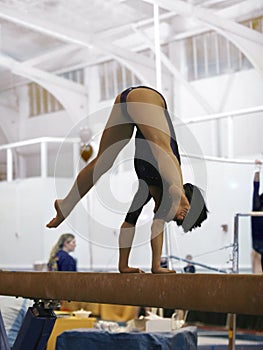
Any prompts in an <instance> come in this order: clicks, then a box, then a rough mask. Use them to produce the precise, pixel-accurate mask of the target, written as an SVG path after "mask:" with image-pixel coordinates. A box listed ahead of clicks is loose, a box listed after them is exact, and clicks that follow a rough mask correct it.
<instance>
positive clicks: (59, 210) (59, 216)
mask: <svg viewBox="0 0 263 350" xmlns="http://www.w3.org/2000/svg"><path fill="white" fill-rule="evenodd" d="M62 203H63V200H62V199H57V200H55V203H54V207H55V209H56V212H57V215H56V217H54V218H53V219H52V220H51V221H50V222H49V223H48V224H47V225H46V227H48V228H55V227H58V226H59V225H60V224H61V223H62V222H63V221H64V220H65V217H66V216H64V215H63V214H62V211H63V213H64V210H62Z"/></svg>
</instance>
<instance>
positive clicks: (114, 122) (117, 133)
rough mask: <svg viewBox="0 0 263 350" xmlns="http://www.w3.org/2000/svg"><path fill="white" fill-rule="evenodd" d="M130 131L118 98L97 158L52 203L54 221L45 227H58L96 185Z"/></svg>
mask: <svg viewBox="0 0 263 350" xmlns="http://www.w3.org/2000/svg"><path fill="white" fill-rule="evenodd" d="M133 129H134V126H133V125H132V124H129V123H127V120H126V119H125V116H124V115H123V113H122V110H121V104H120V96H118V97H117V98H116V100H115V103H114V106H113V108H112V111H111V114H110V117H109V119H108V122H107V125H106V127H105V129H104V131H103V134H102V137H101V140H100V147H99V151H98V155H97V156H96V158H95V159H94V160H93V161H92V162H90V163H89V164H87V165H86V166H85V167H84V168H83V169H82V170H81V171H80V172H79V174H78V176H77V178H76V180H75V182H74V184H73V186H72V188H71V189H70V191H69V192H68V194H67V195H66V197H65V198H64V199H57V200H56V201H55V204H54V206H55V210H56V217H54V218H53V219H52V220H51V221H50V222H49V223H48V224H47V227H49V228H52V227H57V226H59V225H60V224H61V223H62V222H63V221H64V219H65V218H66V217H67V216H68V215H69V214H70V212H71V211H72V209H73V208H74V207H75V205H76V204H77V203H78V202H79V201H80V199H81V198H82V197H83V196H84V195H85V194H86V193H87V192H88V191H89V190H90V189H91V188H92V186H93V185H94V184H95V183H96V181H97V180H98V179H99V178H100V177H101V176H102V175H103V174H104V173H105V172H106V171H107V170H109V169H110V168H111V166H112V165H113V163H114V160H115V159H116V157H117V155H118V154H119V152H120V151H121V150H122V149H123V147H124V146H125V145H126V144H127V143H128V142H129V140H130V139H131V136H132V133H133Z"/></svg>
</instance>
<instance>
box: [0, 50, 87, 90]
mask: <svg viewBox="0 0 263 350" xmlns="http://www.w3.org/2000/svg"><path fill="white" fill-rule="evenodd" d="M0 66H3V67H5V68H8V69H9V70H11V72H12V73H13V74H16V75H19V76H22V77H24V78H27V79H30V80H33V81H34V80H36V79H37V80H38V79H40V80H41V81H43V82H46V83H48V84H53V85H57V86H59V87H63V88H65V89H68V90H70V91H74V92H77V93H79V94H82V95H86V93H87V92H86V89H85V87H84V86H83V85H81V84H77V83H75V82H73V81H70V80H68V79H64V78H61V77H58V76H57V75H55V74H51V73H48V72H45V71H42V70H41V69H38V68H34V67H31V66H28V65H25V64H24V63H20V62H18V61H16V60H14V59H13V58H11V57H9V56H7V55H3V54H0Z"/></svg>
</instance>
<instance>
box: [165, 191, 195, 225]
mask: <svg viewBox="0 0 263 350" xmlns="http://www.w3.org/2000/svg"><path fill="white" fill-rule="evenodd" d="M169 193H170V195H171V197H172V207H171V209H170V211H169V213H168V215H167V219H168V221H171V220H174V219H175V218H176V219H177V220H179V221H183V220H184V218H185V217H186V215H187V213H188V211H189V209H190V204H189V202H188V199H187V198H186V196H185V193H184V191H183V190H182V191H180V190H179V189H178V187H176V186H173V185H172V186H170V188H169Z"/></svg>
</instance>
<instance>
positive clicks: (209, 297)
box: [0, 271, 263, 315]
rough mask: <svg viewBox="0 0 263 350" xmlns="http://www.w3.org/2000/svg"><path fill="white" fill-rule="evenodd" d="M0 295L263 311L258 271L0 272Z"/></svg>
mask: <svg viewBox="0 0 263 350" xmlns="http://www.w3.org/2000/svg"><path fill="white" fill-rule="evenodd" d="M0 295H12V296H22V297H27V298H34V299H35V298H36V299H58V300H72V301H73V300H74V301H87V302H94V303H108V304H123V305H137V306H151V307H165V308H175V309H176V308H177V309H184V310H200V311H213V312H227V313H236V314H254V315H263V297H262V296H263V275H252V274H229V275H228V274H199V273H196V274H160V275H154V274H150V273H145V274H121V273H93V272H9V271H1V272H0Z"/></svg>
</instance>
